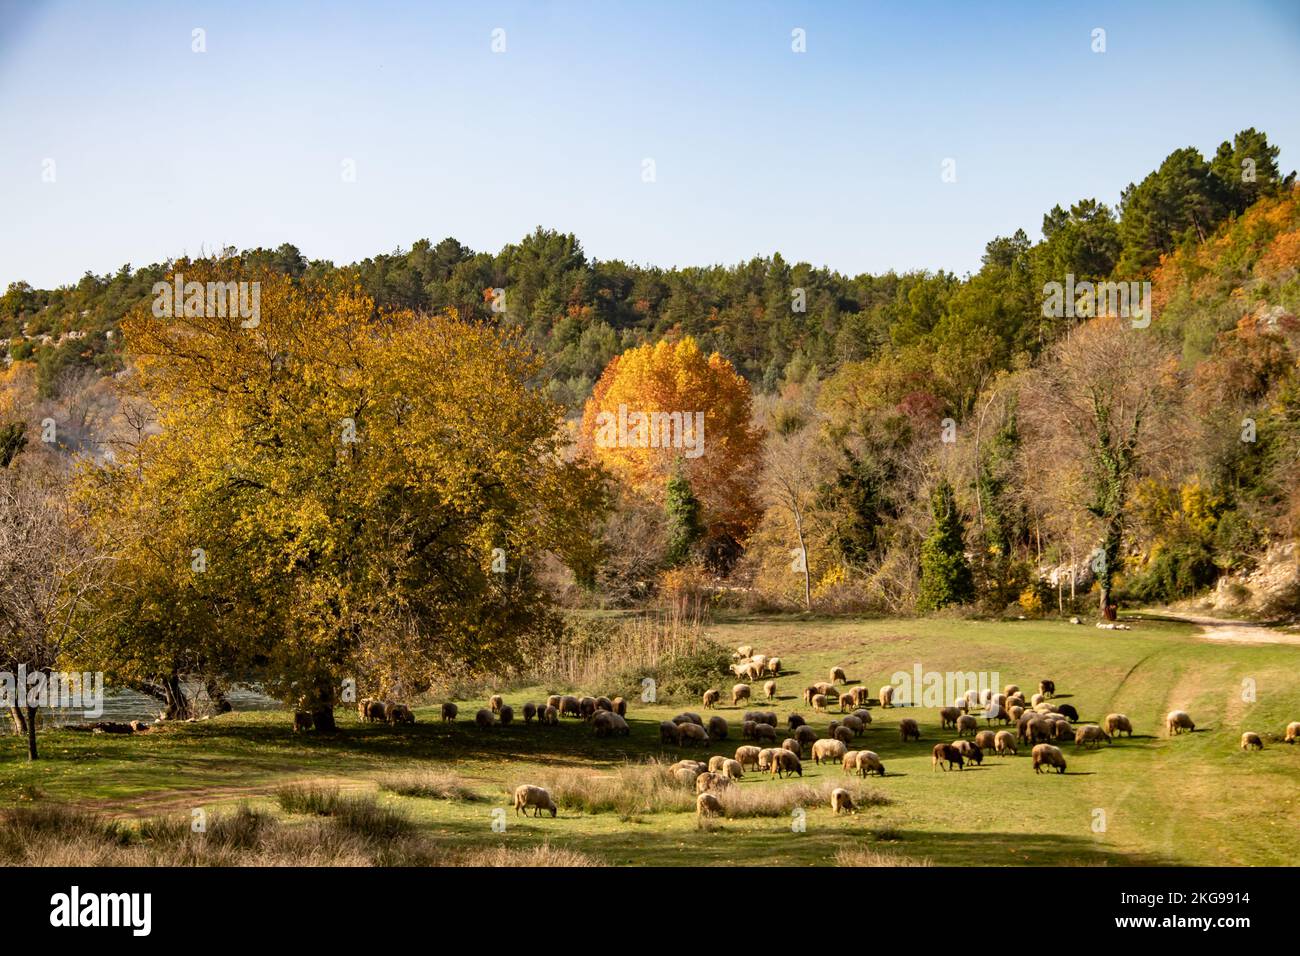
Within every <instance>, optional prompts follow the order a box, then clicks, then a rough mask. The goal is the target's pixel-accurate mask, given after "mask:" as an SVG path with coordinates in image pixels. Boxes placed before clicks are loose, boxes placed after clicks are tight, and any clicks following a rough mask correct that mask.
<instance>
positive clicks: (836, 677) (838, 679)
mask: <svg viewBox="0 0 1300 956" xmlns="http://www.w3.org/2000/svg"><path fill="white" fill-rule="evenodd" d="M829 682H830V683H832V684H847V683H848V682H849V679H848V677H846V676H845V675H844V668H843V667H832V668H831V676H830V680H829Z"/></svg>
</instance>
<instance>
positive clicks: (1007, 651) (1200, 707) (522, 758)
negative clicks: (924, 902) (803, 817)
mask: <svg viewBox="0 0 1300 956" xmlns="http://www.w3.org/2000/svg"><path fill="white" fill-rule="evenodd" d="M1194 632H1195V628H1193V627H1190V626H1187V625H1181V624H1173V623H1160V624H1157V623H1142V624H1139V625H1138V626H1137V629H1136V630H1133V631H1130V632H1110V631H1099V630H1096V629H1094V628H1090V627H1078V626H1073V627H1072V626H1070V625H1068V624H1057V623H1038V622H1005V623H975V622H965V621H948V620H916V621H912V620H908V621H866V620H839V619H837V620H804V619H794V618H789V619H782V618H771V617H764V618H753V619H744V618H739V619H734V620H730V621H727V622H724V623H721V624H718V625H715V626H714V627H713V628H712V633H713V635H714V636H715V637H717V638H718V639H719V640H722V641H724V642H726V643H727V644H732V645H735V644H741V643H747V644H753V645H754V646H755V647H756V649H757V650H759V651H760V652H765V653H769V654H770V653H776V654H779V655H780V656H781V657H782V659H783V661H784V662H785V667H786V668H787V669H789V670H790V671H791V673H789V674H788V675H787V676H784V677H783V678H781V680H780V681H779V686H780V691H779V695H778V696H779V698H780V699H779V701H778V704H777V706H776V708H775V709H777V710H778V713H779V715H780V717H781V719H782V721H784V718H785V716H786V715H787V714H788V713H790V712H791V711H799V712H801V713H805V715H807V713H806V708H804V707H803V706H802V702H801V701H800V700H799V691H800V690H801V689H802V687H803V686H805V684H807V683H809V682H811V681H814V680H824V679H825V678H826V675H827V672H828V670H829V668H830V666H831V665H832V664H840V665H843V666H844V667H845V668H846V670H847V672H848V676H849V678H850V679H851V682H852V681H854V680H859V679H860V680H864V681H865V682H866V683H867V684H868V686H870V687H871V688H872V689H873V696H874V695H875V691H876V690H877V689H878V688H879V686H880V685H881V684H884V683H886V682H887V681H888V680H889V678H890V676H891V675H892V674H893V673H894V672H895V671H897V670H906V671H910V670H911V669H912V665H913V664H914V663H915V662H920V663H921V664H922V665H923V667H924V669H925V670H927V671H947V670H962V671H972V670H974V671H980V670H987V671H997V672H998V673H999V674H1000V675H1001V681H1002V683H1010V682H1015V683H1019V684H1020V685H1021V686H1022V687H1024V688H1026V690H1027V691H1028V690H1029V689H1030V688H1031V685H1036V684H1037V682H1038V680H1039V679H1040V678H1042V677H1051V678H1053V679H1054V680H1055V681H1056V686H1057V691H1058V694H1059V695H1060V697H1061V701H1062V702H1069V703H1071V704H1073V705H1074V706H1075V707H1077V708H1078V710H1079V712H1080V716H1081V718H1082V719H1083V720H1085V721H1088V720H1091V721H1099V720H1100V719H1101V718H1102V717H1103V716H1104V715H1105V714H1106V713H1107V712H1108V711H1111V710H1118V711H1122V712H1124V713H1127V714H1128V715H1129V716H1130V717H1131V718H1132V719H1133V722H1134V725H1135V727H1136V729H1137V731H1138V733H1137V735H1135V736H1134V737H1133V738H1132V740H1128V739H1124V740H1121V741H1119V742H1117V743H1115V744H1114V746H1111V747H1105V746H1103V747H1102V749H1101V750H1099V751H1096V752H1092V751H1076V750H1075V748H1074V747H1073V745H1072V744H1071V745H1067V746H1066V747H1065V748H1064V749H1065V751H1066V757H1067V759H1068V761H1069V764H1070V767H1069V771H1070V772H1069V773H1067V774H1065V775H1064V776H1057V775H1055V774H1053V775H1051V776H1035V774H1034V773H1033V772H1032V771H1031V769H1030V763H1029V758H1028V757H1027V756H1026V755H1025V752H1024V751H1023V750H1022V755H1021V756H1019V757H1009V758H998V757H992V758H990V759H987V760H986V761H985V763H984V766H983V767H981V768H974V769H970V770H967V771H964V772H962V773H936V772H933V771H932V770H931V767H930V762H929V750H930V747H931V746H932V745H933V744H934V743H935V742H936V741H938V740H941V739H942V740H950V739H952V733H951V732H946V733H944V734H942V735H941V734H940V733H939V730H938V718H937V715H936V713H935V711H934V710H927V709H919V710H917V709H903V708H895V709H889V710H881V709H879V708H874V709H873V712H874V715H875V720H874V723H873V724H872V725H871V728H870V729H869V730H868V732H867V735H866V737H865V738H864V739H863V740H862V743H861V744H860V746H862V747H864V748H869V749H873V750H875V751H877V752H878V753H879V754H880V755H881V757H882V758H883V760H884V762H885V765H886V767H887V769H888V771H889V773H888V776H886V777H885V778H884V779H883V780H880V781H879V782H875V783H873V785H874V786H875V788H876V789H877V790H878V791H880V792H882V793H884V794H885V795H886V796H888V797H889V798H890V799H891V801H892V802H891V803H890V804H889V805H888V806H884V807H879V808H872V809H869V810H866V811H864V812H862V813H859V814H856V815H854V816H851V817H840V818H836V817H834V816H833V815H832V814H831V813H830V812H829V810H827V809H825V808H821V807H818V808H811V809H810V810H809V813H808V818H807V831H806V832H804V833H801V834H795V833H793V832H791V829H790V825H789V821H788V820H786V819H781V818H777V819H772V818H767V819H763V818H757V819H745V820H728V821H724V822H723V823H722V824H721V825H720V826H719V827H718V828H717V829H714V830H712V831H709V832H705V831H701V830H699V829H698V828H697V827H696V824H695V819H694V816H693V815H692V814H689V813H658V814H652V815H647V816H643V817H640V818H636V819H628V820H624V819H620V818H619V817H618V815H616V814H614V813H601V814H593V815H586V814H580V813H578V812H577V811H573V810H562V812H561V815H560V818H559V819H557V820H551V819H549V818H542V819H539V820H531V819H530V820H528V821H527V822H525V821H524V820H523V819H522V818H521V819H519V820H517V821H516V818H515V817H514V814H513V812H511V813H509V814H508V823H509V825H508V828H507V831H506V832H505V834H496V833H494V832H492V830H491V826H490V823H491V817H490V811H491V808H493V807H497V806H508V797H507V793H508V789H510V788H513V786H514V785H515V784H517V783H521V782H527V781H528V780H529V777H530V768H535V767H537V766H538V765H545V766H546V767H549V768H555V767H571V768H574V769H576V770H584V771H592V772H600V770H601V769H602V768H607V767H609V766H610V765H611V764H612V763H617V762H618V761H620V760H621V759H623V758H624V757H638V756H642V755H652V754H653V755H658V754H660V753H661V750H660V747H659V744H658V733H657V723H658V721H659V720H661V719H663V718H665V717H668V716H671V715H672V714H674V713H677V712H679V711H680V710H682V709H685V706H684V705H682V704H677V705H672V706H667V705H663V706H636V707H634V709H633V711H632V712H631V713H630V714H629V718H630V719H631V723H632V727H633V735H632V737H631V738H629V739H626V740H619V741H617V742H610V741H601V740H596V739H594V738H593V737H592V736H591V735H590V732H589V730H588V728H587V727H586V726H585V725H581V724H579V723H577V722H574V721H565V722H564V723H563V724H562V725H561V726H560V727H558V728H539V727H524V726H522V725H516V726H513V727H510V728H497V729H495V730H494V731H492V732H489V733H484V732H482V731H479V730H477V729H475V728H474V727H473V726H472V723H470V722H468V721H465V720H463V719H462V721H460V722H458V723H457V724H455V725H454V726H451V725H444V724H441V723H438V722H437V719H436V714H435V712H434V711H433V710H432V709H422V710H420V711H418V712H417V716H418V720H419V722H418V723H417V724H416V725H415V726H414V727H413V728H404V729H401V730H394V729H390V728H387V727H380V726H358V725H357V723H356V720H355V717H353V716H352V715H350V714H349V715H345V716H344V717H343V719H342V724H343V727H344V729H345V733H343V734H340V735H338V736H337V737H336V738H334V739H316V738H312V737H310V736H302V737H296V736H294V735H292V734H291V733H290V732H289V730H288V728H287V726H286V724H287V721H286V715H283V714H274V713H269V714H240V715H227V716H226V717H222V718H218V719H215V720H212V721H207V722H202V723H195V724H187V725H176V726H174V727H170V728H167V729H166V730H163V731H161V732H158V733H151V734H149V735H147V736H141V737H136V738H117V737H110V736H104V735H97V736H94V737H91V736H87V735H85V734H77V733H73V732H59V733H49V734H45V735H44V737H43V744H44V752H45V755H46V757H47V758H48V759H46V760H43V761H41V762H40V763H39V764H38V765H36V766H29V765H27V764H26V762H25V761H24V760H23V759H22V749H21V741H20V740H19V739H18V738H15V737H6V738H0V794H2V795H3V800H4V802H11V801H14V800H16V799H21V797H22V795H24V794H30V793H31V792H32V790H33V788H35V789H36V790H37V791H39V793H40V794H42V795H43V796H44V797H45V798H47V799H51V800H66V801H70V802H75V803H78V804H80V805H83V806H88V807H97V808H102V809H105V810H108V811H110V812H114V813H120V814H133V815H138V814H150V815H153V814H158V813H163V812H181V811H188V810H189V809H190V808H192V807H194V806H208V807H213V806H219V805H222V804H228V803H230V802H233V801H236V800H240V799H251V800H252V801H253V802H254V803H257V804H264V805H266V806H271V805H272V801H271V800H270V798H269V797H268V796H267V795H268V794H269V793H270V791H271V789H272V788H273V787H274V786H276V785H277V784H279V783H283V782H285V781H288V780H302V779H307V778H313V779H319V778H328V779H330V780H332V781H335V782H339V783H341V784H342V785H344V786H357V787H366V788H371V787H373V782H372V781H373V780H374V778H376V777H378V776H381V775H382V774H383V773H385V772H389V771H393V770H403V769H412V768H425V767H433V768H437V769H448V768H451V769H454V770H455V771H457V772H458V773H460V774H462V775H464V776H465V777H468V778H470V780H471V782H473V783H474V784H475V786H476V787H477V788H478V789H479V790H480V791H481V792H482V794H484V795H485V796H486V797H488V798H489V799H488V800H485V801H482V802H473V803H458V802H447V801H435V800H428V799H421V798H403V797H396V796H392V795H384V796H383V797H382V798H381V799H382V800H383V801H384V802H387V803H393V804H398V805H401V806H402V807H403V808H404V809H405V810H406V811H407V812H408V813H409V814H410V815H411V816H412V817H413V818H415V819H416V820H418V821H420V822H421V823H422V824H423V825H425V826H426V827H427V829H428V832H429V833H430V835H432V836H434V837H436V838H439V839H446V840H447V841H449V842H451V843H458V844H459V843H481V842H484V841H503V840H504V841H506V842H507V843H509V844H514V845H524V844H529V843H535V842H538V841H540V840H542V839H546V838H549V839H550V840H551V842H552V843H553V844H556V845H562V846H566V847H572V848H574V849H579V850H583V851H586V852H589V853H592V854H595V855H597V856H599V857H600V858H602V859H604V860H607V861H609V862H613V863H635V864H660V865H673V864H720V865H722V864H727V863H731V862H733V861H736V860H744V861H747V862H753V861H755V860H763V861H765V862H772V863H786V864H816V863H823V864H828V863H831V862H833V859H834V854H835V851H836V850H837V849H839V848H841V847H845V846H851V847H858V846H866V847H869V848H873V849H880V850H883V851H884V852H887V853H893V854H897V855H904V856H906V857H908V858H912V859H920V858H928V859H930V860H931V861H933V862H934V863H938V864H957V865H959V864H1000V863H1019V864H1058V865H1059V864H1112V865H1115V864H1121V865H1122V864H1135V863H1154V864H1161V863H1182V864H1214V863H1227V864H1238V865H1253V864H1291V863H1294V862H1295V847H1296V846H1297V842H1298V841H1297V837H1300V818H1298V817H1297V815H1296V813H1295V808H1296V806H1298V805H1300V746H1297V747H1288V746H1286V745H1284V744H1281V743H1280V742H1274V741H1273V740H1270V736H1274V737H1276V738H1278V740H1280V737H1281V732H1282V729H1283V728H1284V727H1285V725H1286V723H1287V722H1288V721H1290V720H1297V719H1300V647H1295V646H1283V645H1272V646H1247V647H1240V646H1224V645H1217V644H1209V643H1206V642H1203V641H1199V640H1197V639H1196V637H1195V636H1194ZM1246 678H1250V679H1253V680H1254V682H1255V686H1256V688H1257V695H1258V700H1257V701H1256V702H1253V703H1247V702H1244V701H1243V700H1242V699H1241V698H1242V687H1243V680H1245V679H1246ZM719 683H720V685H721V684H727V685H728V686H729V682H724V681H720V682H719ZM541 696H542V691H541V690H540V689H525V690H520V691H517V692H511V693H508V694H507V695H506V699H507V701H508V702H510V703H513V704H515V705H516V711H518V709H519V705H520V704H522V703H523V702H524V701H525V700H529V699H533V700H536V699H538V698H540V697H541ZM476 706H477V704H476V703H466V704H463V705H462V708H461V710H462V715H464V714H465V713H466V712H467V711H468V712H469V713H470V715H471V716H472V712H473V709H474V708H475V707H476ZM690 707H691V709H694V710H699V708H698V706H696V705H694V704H692V705H690ZM1173 707H1181V708H1183V709H1186V710H1188V711H1189V712H1190V713H1191V714H1192V715H1193V717H1194V718H1195V720H1196V722H1197V728H1198V729H1197V733H1195V734H1193V735H1190V736H1183V737H1179V738H1177V739H1173V740H1169V739H1166V738H1164V737H1163V736H1162V735H1161V731H1160V730H1159V724H1160V720H1161V718H1162V717H1163V715H1164V714H1165V712H1167V711H1168V710H1169V709H1171V708H1173ZM719 713H721V714H722V715H724V716H727V717H733V716H735V717H738V716H739V715H738V713H737V711H735V710H732V709H731V708H729V707H725V708H722V709H720V710H719ZM903 716H914V717H917V718H918V719H919V720H920V723H921V727H922V735H923V739H922V741H921V742H920V743H919V744H918V743H910V744H907V745H903V744H901V743H900V742H899V740H898V737H897V734H896V732H895V727H896V725H897V722H898V720H899V719H900V718H901V717H903ZM829 719H830V716H826V717H821V718H819V719H818V720H815V721H813V723H814V726H817V727H818V728H819V729H820V728H824V726H825V724H826V722H827V721H829ZM981 723H982V722H981ZM737 730H738V728H734V729H733V733H732V737H733V738H735V737H737V736H738V733H737ZM1243 730H1255V731H1257V732H1259V733H1260V734H1262V735H1263V736H1264V737H1265V741H1266V749H1265V750H1264V751H1263V752H1262V753H1252V754H1245V753H1242V752H1241V751H1240V750H1238V749H1237V741H1238V738H1239V737H1240V734H1241V732H1242V731H1243ZM740 743H741V741H739V740H736V739H732V740H728V741H726V742H725V743H723V744H719V745H718V746H716V747H710V749H709V750H708V753H727V754H731V753H732V752H733V751H734V749H735V747H736V746H738V745H739V744H740ZM677 756H678V754H677V752H676V751H670V752H669V753H668V754H667V757H668V759H670V760H671V759H677ZM827 778H834V779H842V771H841V770H840V769H839V768H827V767H825V766H823V767H820V768H819V767H815V766H814V765H813V764H812V761H811V760H808V761H807V762H806V766H805V779H806V780H809V781H812V782H816V781H819V780H822V779H827ZM874 780H875V778H873V781H874ZM741 785H742V786H745V787H774V786H775V787H779V786H782V785H783V784H782V783H781V782H779V781H775V780H768V779H766V778H763V779H757V778H755V777H754V776H751V775H747V776H746V778H745V780H744V781H743V782H742V784H741ZM1097 809H1100V810H1103V811H1104V812H1105V814H1106V818H1107V824H1108V826H1107V830H1106V832H1105V833H1094V832H1093V830H1092V823H1093V820H1094V811H1095V810H1097ZM881 837H884V839H881Z"/></svg>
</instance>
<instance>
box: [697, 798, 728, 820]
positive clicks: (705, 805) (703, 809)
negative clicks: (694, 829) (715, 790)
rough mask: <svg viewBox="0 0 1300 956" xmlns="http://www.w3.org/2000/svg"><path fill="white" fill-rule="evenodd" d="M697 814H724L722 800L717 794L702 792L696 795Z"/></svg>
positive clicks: (718, 815) (701, 815) (711, 815)
mask: <svg viewBox="0 0 1300 956" xmlns="http://www.w3.org/2000/svg"><path fill="white" fill-rule="evenodd" d="M695 815H696V816H700V817H720V816H722V801H721V800H719V799H718V798H717V795H716V794H712V793H701V794H697V795H696V797H695Z"/></svg>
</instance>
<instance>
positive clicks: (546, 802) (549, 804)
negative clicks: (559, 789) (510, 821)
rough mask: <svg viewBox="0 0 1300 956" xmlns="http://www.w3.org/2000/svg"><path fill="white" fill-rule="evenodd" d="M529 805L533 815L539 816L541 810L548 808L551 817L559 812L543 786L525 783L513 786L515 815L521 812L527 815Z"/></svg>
mask: <svg viewBox="0 0 1300 956" xmlns="http://www.w3.org/2000/svg"><path fill="white" fill-rule="evenodd" d="M530 807H531V808H532V810H533V816H535V817H540V816H541V815H542V811H543V810H550V811H551V816H552V817H553V816H555V814H556V813H557V812H559V808H558V807H557V806H556V805H555V801H554V800H552V799H551V794H550V792H549V791H548V790H547V789H546V788H545V787H534V786H531V785H530V784H526V783H525V784H521V785H520V786H518V787H515V815H516V816H518V815H519V814H520V813H521V812H522V813H523V814H524V816H527V815H528V812H527V811H528V809H529V808H530Z"/></svg>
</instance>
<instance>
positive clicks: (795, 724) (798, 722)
mask: <svg viewBox="0 0 1300 956" xmlns="http://www.w3.org/2000/svg"><path fill="white" fill-rule="evenodd" d="M785 723H786V726H787V727H789V728H790V730H791V731H795V730H797V729H798V728H800V727H802V726H803V725H804V724H806V723H807V721H806V720H804V719H803V718H802V717H800V716H799V715H798V714H791V715H790V716H789V717H787V718H786V719H785Z"/></svg>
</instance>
